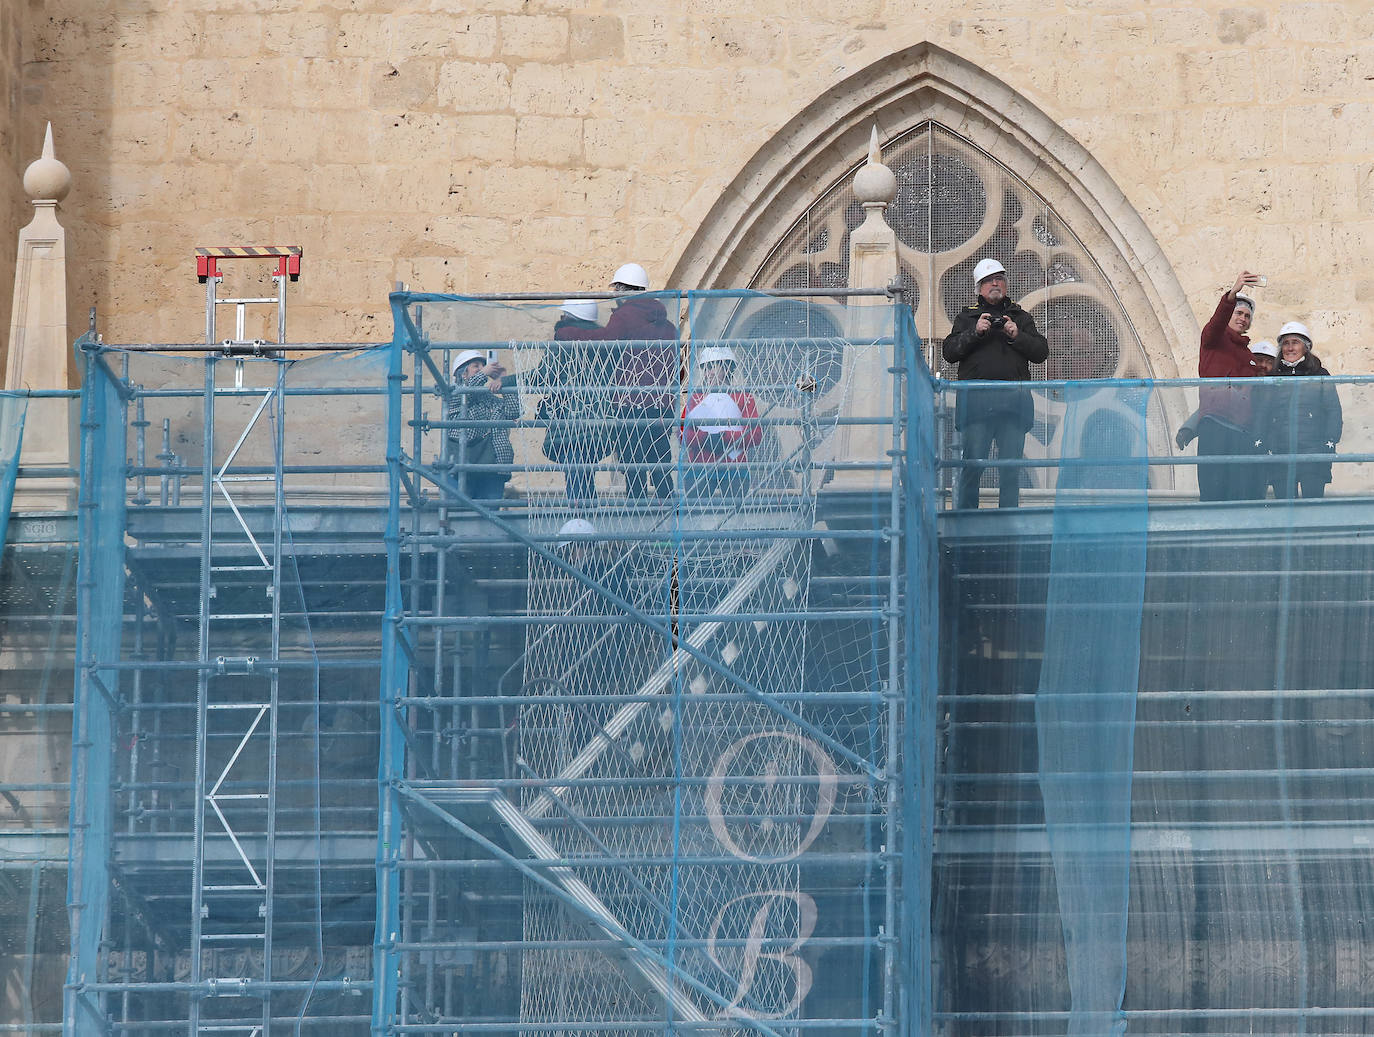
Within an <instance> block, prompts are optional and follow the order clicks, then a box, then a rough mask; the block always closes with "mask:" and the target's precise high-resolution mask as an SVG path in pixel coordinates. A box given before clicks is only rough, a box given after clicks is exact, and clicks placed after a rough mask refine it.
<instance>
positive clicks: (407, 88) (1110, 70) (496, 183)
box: [0, 0, 1374, 370]
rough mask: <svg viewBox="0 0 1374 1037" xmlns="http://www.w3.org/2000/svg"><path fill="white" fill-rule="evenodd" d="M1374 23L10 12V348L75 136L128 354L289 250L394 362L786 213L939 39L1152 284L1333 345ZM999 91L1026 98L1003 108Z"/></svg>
mask: <svg viewBox="0 0 1374 1037" xmlns="http://www.w3.org/2000/svg"><path fill="white" fill-rule="evenodd" d="M1360 13H1361V8H1360V5H1357V4H1352V3H1350V2H1348V0H1304V2H1288V0H1253V2H1246V0H1235V2H1231V3H1229V4H1228V5H1227V6H1206V5H1196V4H1184V3H1178V2H1174V3H1164V4H1151V3H1147V2H1145V0H1066V2H1065V3H1062V4H1056V5H1045V6H1042V7H1041V8H1033V7H1032V8H1025V7H1023V8H1018V9H1014V10H1013V9H1010V8H1007V7H1006V5H1005V4H999V3H995V2H993V0H973V2H970V3H967V4H964V5H962V6H961V7H960V8H959V9H958V10H957V11H952V10H951V9H950V8H949V7H948V5H947V4H942V3H939V2H937V0H912V2H909V3H902V4H898V3H895V2H893V0H825V2H822V0H806V2H801V0H760V2H759V3H756V4H753V5H746V6H744V7H741V5H739V4H738V3H734V2H726V0H684V2H683V3H680V4H677V5H670V6H663V7H660V8H657V9H653V8H646V7H645V6H644V5H643V4H641V3H635V2H633V0H603V2H601V3H598V4H595V5H583V4H577V3H573V2H571V0H480V2H477V3H471V2H459V0H347V2H342V0H341V2H330V3H318V4H315V3H312V4H308V5H305V9H304V10H302V11H299V12H296V11H293V12H286V11H284V10H283V9H282V8H281V6H280V4H279V3H275V2H273V0H213V2H208V0H204V2H194V3H186V4H175V5H167V4H157V3H151V2H146V3H145V2H140V3H134V2H132V0H127V2H124V3H122V4H121V5H119V7H118V17H116V16H115V15H114V14H113V13H112V12H111V9H110V8H109V5H107V4H104V3H101V2H98V0H45V2H44V3H42V4H32V3H6V4H0V157H2V159H0V234H3V235H4V240H5V241H8V242H9V243H10V244H9V245H3V247H0V326H4V325H5V309H6V308H7V307H8V300H9V286H10V282H11V280H12V276H13V258H12V253H13V247H12V244H13V241H14V239H15V235H16V233H17V230H18V227H19V226H20V224H21V222H22V221H24V220H26V219H27V213H26V211H25V209H26V206H25V205H24V202H23V198H22V196H21V192H20V190H19V173H20V172H21V170H22V168H23V164H24V162H25V156H27V155H31V154H32V153H34V152H35V151H36V148H37V146H38V144H39V142H40V141H41V131H42V123H43V121H45V120H46V119H49V118H51V119H52V120H53V123H54V128H55V130H56V132H57V134H58V139H59V140H60V142H61V149H62V152H63V155H64V158H65V159H66V160H67V161H68V163H69V164H70V166H71V168H72V170H73V172H74V174H75V179H76V187H75V189H74V191H73V194H72V196H71V198H70V199H68V201H67V202H65V203H64V223H65V225H66V226H67V227H68V230H69V234H70V246H69V257H70V258H69V268H70V272H71V273H70V276H71V280H72V284H71V291H70V296H69V297H70V307H71V313H70V318H69V323H70V324H71V325H72V326H74V327H80V326H83V325H84V321H85V308H86V307H87V306H89V305H90V304H91V303H92V302H96V303H98V304H99V306H100V308H101V311H102V325H103V327H104V330H105V331H106V332H107V334H108V336H109V337H110V338H111V339H118V338H128V339H139V340H144V339H149V338H157V337H166V336H167V335H168V334H170V333H171V332H173V331H175V332H177V333H178V334H189V335H190V336H191V337H194V336H195V334H196V331H195V329H196V328H197V327H198V325H199V322H200V320H201V319H202V318H201V313H200V304H199V297H198V294H197V293H196V292H195V291H194V290H192V289H193V288H194V285H192V286H191V288H190V289H188V290H186V291H185V292H182V291H181V288H180V287H178V288H177V290H176V291H172V292H169V291H167V290H162V291H159V290H158V289H157V287H156V284H155V281H156V278H157V277H165V278H167V279H169V280H170V281H173V282H176V283H178V285H179V283H180V281H182V280H184V278H185V271H183V270H182V265H183V261H182V260H181V259H180V258H173V257H180V256H182V255H184V254H186V253H185V251H184V250H185V249H187V248H189V247H190V245H192V244H194V243H198V242H204V241H208V240H211V239H216V240H219V239H223V240H224V241H226V242H229V241H240V242H244V243H252V241H253V240H254V238H255V237H256V236H258V235H267V236H269V237H272V238H274V239H278V240H285V238H284V237H283V236H285V237H291V236H293V235H294V236H297V237H298V238H299V239H300V243H301V244H304V245H306V246H307V253H306V261H305V273H304V276H303V278H302V280H301V282H300V284H299V286H298V287H297V288H296V289H295V296H296V298H297V299H298V300H299V302H297V303H296V304H295V305H294V306H293V309H292V327H291V333H292V335H293V336H299V337H301V338H326V339H336V338H344V337H348V335H349V333H350V331H352V332H358V331H360V330H361V329H367V328H380V329H382V330H380V331H378V332H377V334H378V335H382V334H384V333H385V329H384V325H385V324H386V322H387V313H386V301H385V289H386V287H387V284H388V282H389V280H395V279H403V280H408V281H411V282H412V283H415V284H416V286H417V287H434V288H444V287H447V286H449V285H452V286H453V287H455V288H457V289H460V290H468V291H478V290H482V289H484V288H491V287H501V288H511V287H532V286H535V285H536V283H538V285H539V286H540V287H547V288H549V289H551V290H563V289H571V288H574V287H580V286H593V287H594V286H599V285H600V284H602V283H603V282H604V276H605V269H606V268H607V267H613V266H614V265H615V264H616V263H617V262H618V261H620V260H621V259H623V258H629V257H631V256H634V258H638V259H641V260H642V261H644V262H646V263H649V264H653V266H654V268H655V270H656V272H657V273H659V274H660V275H662V274H665V273H666V272H667V271H668V270H670V269H672V267H673V266H674V265H675V264H676V263H677V261H678V259H679V258H680V257H681V256H682V255H683V254H684V252H685V251H686V250H687V249H688V245H689V242H691V241H692V239H693V237H694V236H695V235H697V234H698V232H699V230H700V229H701V227H700V221H701V220H702V219H704V218H705V215H706V213H708V212H709V211H710V210H711V208H712V206H713V205H714V204H715V203H716V202H717V201H718V200H720V199H721V198H722V195H723V194H727V193H729V192H731V191H746V192H753V191H757V192H759V198H757V199H755V202H756V203H759V204H761V203H762V202H764V201H766V199H767V197H768V195H769V193H770V192H777V191H779V190H781V189H782V186H783V182H785V180H786V179H787V176H788V174H787V172H786V170H785V169H784V170H782V171H781V172H776V173H772V174H770V175H769V176H761V177H758V178H756V179H750V180H747V181H737V180H736V178H737V177H738V176H739V174H740V172H741V171H742V170H743V169H745V167H746V164H747V163H749V162H750V160H751V159H752V158H754V156H756V155H757V154H758V153H759V149H760V148H763V147H766V146H769V145H770V143H777V142H779V141H784V143H786V141H787V140H790V139H791V138H790V137H788V138H786V140H784V137H783V135H784V133H785V132H789V133H795V130H793V131H785V128H786V127H787V126H788V124H789V122H790V121H792V120H794V119H795V118H796V117H797V115H798V113H799V112H801V111H802V110H803V109H805V108H806V107H807V106H808V105H812V104H817V105H820V106H822V108H823V107H824V105H825V103H826V99H827V98H830V97H833V96H837V94H838V95H843V92H844V89H845V87H844V83H845V81H846V80H847V79H848V78H849V77H851V76H854V75H855V74H856V73H859V72H861V71H863V70H865V69H869V68H872V67H875V66H877V67H881V66H882V65H883V64H884V63H890V64H893V65H894V68H895V67H896V66H898V65H900V63H901V61H902V60H904V59H902V58H899V57H894V55H896V54H898V52H900V51H901V50H902V48H906V47H910V46H913V45H916V44H919V43H922V42H923V41H929V42H931V43H933V44H935V45H937V46H939V47H942V48H944V49H945V50H947V51H949V52H950V53H951V54H953V55H954V56H955V58H957V59H958V60H959V61H961V62H965V63H966V65H963V66H961V67H962V68H964V69H965V70H966V71H967V70H973V71H976V72H977V73H978V75H976V76H975V75H965V74H961V73H956V74H954V77H953V80H952V81H951V83H950V89H951V90H953V91H956V92H957V91H960V90H971V91H973V94H972V96H971V97H970V100H971V103H973V104H974V105H978V106H982V107H983V108H984V109H991V110H992V111H993V113H994V114H995V112H996V111H997V110H999V109H1001V110H1004V111H1005V110H1007V106H1008V105H1009V104H1012V103H1013V101H1014V103H1015V104H1016V105H1017V106H1018V107H1017V109H1016V111H1017V114H1016V115H1015V116H1014V119H1015V120H1020V119H1021V118H1022V117H1023V116H1026V115H1027V114H1028V113H1029V112H1031V110H1032V108H1034V109H1038V110H1039V112H1040V113H1042V118H1043V121H1044V125H1045V126H1048V127H1051V129H1045V130H1040V129H1037V130H1036V131H1035V133H1037V134H1040V135H1041V137H1043V138H1044V139H1043V140H1041V143H1045V141H1046V140H1048V139H1049V137H1051V136H1052V135H1053V134H1054V133H1059V134H1068V135H1069V136H1070V137H1071V138H1072V139H1073V140H1074V141H1075V142H1076V144H1078V145H1081V146H1082V147H1083V148H1085V149H1087V152H1088V153H1089V154H1090V155H1091V156H1092V158H1093V159H1095V160H1096V162H1097V163H1100V166H1101V168H1102V170H1104V171H1105V175H1106V177H1109V178H1110V181H1111V183H1112V188H1113V189H1112V190H1111V191H1110V192H1108V194H1110V195H1111V196H1112V197H1111V198H1107V197H1106V196H1105V195H1104V200H1103V204H1104V205H1108V206H1109V207H1111V206H1119V207H1121V208H1120V210H1119V211H1122V212H1126V213H1128V214H1130V215H1131V217H1132V218H1136V219H1143V220H1144V224H1145V227H1146V229H1147V230H1148V231H1149V233H1150V234H1152V235H1153V236H1154V238H1155V241H1156V242H1157V244H1158V248H1157V249H1155V250H1151V251H1150V255H1149V256H1147V257H1143V258H1142V259H1141V263H1146V262H1147V261H1148V263H1149V264H1155V265H1157V267H1158V268H1159V269H1162V270H1165V271H1168V270H1170V269H1171V270H1172V274H1173V275H1176V276H1177V278H1178V280H1179V282H1180V283H1181V284H1182V285H1183V288H1184V290H1185V292H1186V294H1187V298H1188V306H1189V307H1190V308H1191V309H1192V311H1193V314H1194V316H1198V315H1205V313H1206V312H1207V311H1208V309H1209V308H1210V305H1211V299H1212V295H1213V291H1214V290H1215V287H1216V286H1217V285H1218V284H1220V283H1221V282H1222V281H1224V280H1226V279H1227V276H1228V272H1230V271H1232V268H1234V267H1237V266H1239V265H1245V264H1248V263H1250V262H1252V257H1251V256H1250V254H1249V251H1248V250H1259V251H1260V252H1261V253H1262V255H1260V256H1257V257H1254V258H1253V262H1255V263H1260V262H1263V263H1265V264H1266V265H1267V267H1268V269H1269V270H1270V271H1272V273H1271V284H1274V285H1275V288H1274V295H1275V297H1278V295H1279V292H1280V290H1281V291H1282V293H1283V298H1285V299H1286V300H1291V303H1292V308H1293V310H1294V311H1295V312H1296V313H1298V314H1299V315H1302V314H1303V313H1304V312H1306V311H1304V310H1303V305H1304V302H1305V301H1306V300H1310V301H1311V303H1310V304H1311V307H1312V313H1310V314H1308V316H1309V317H1310V319H1311V320H1312V321H1315V322H1317V323H1318V324H1320V323H1321V322H1322V321H1326V320H1328V317H1326V316H1320V317H1319V316H1318V313H1319V312H1320V313H1321V314H1331V315H1332V316H1330V318H1329V319H1330V320H1331V321H1333V322H1334V321H1336V320H1338V319H1339V320H1341V321H1343V322H1349V323H1353V324H1358V323H1360V322H1363V321H1367V320H1369V319H1371V318H1374V313H1371V312H1369V310H1370V304H1367V303H1365V302H1364V301H1362V300H1363V299H1365V298H1368V294H1367V293H1365V294H1363V295H1362V294H1361V293H1351V292H1350V291H1349V289H1348V285H1347V284H1345V282H1344V281H1343V280H1342V278H1341V276H1340V274H1339V272H1338V271H1339V270H1341V269H1349V268H1350V267H1352V266H1355V267H1359V268H1368V267H1369V266H1370V265H1371V259H1372V258H1374V257H1371V256H1370V254H1369V250H1370V246H1369V245H1368V244H1367V242H1368V241H1369V240H1371V238H1370V235H1368V234H1367V233H1366V232H1365V231H1366V230H1367V227H1366V224H1367V222H1368V221H1369V220H1370V219H1371V216H1374V173H1372V172H1371V170H1374V145H1371V144H1370V141H1369V134H1368V132H1367V131H1368V127H1369V125H1371V116H1374V107H1371V106H1374V44H1371V43H1369V42H1368V41H1367V39H1366V38H1365V37H1366V35H1367V34H1363V33H1362V32H1360V31H1359V30H1358V15H1359V14H1360ZM989 76H990V77H993V79H991V80H990V79H989V78H988V77H989ZM992 81H1000V83H1001V84H1002V85H1004V87H1005V89H1002V88H1001V87H999V88H998V89H997V90H996V91H993V92H991V93H989V92H987V91H983V92H982V93H978V91H979V90H980V89H981V87H979V86H978V84H979V83H983V84H986V83H988V82H992ZM865 103H868V102H867V101H866V100H865V99H862V98H856V99H854V101H853V104H854V105H855V106H857V107H858V108H861V107H862V106H863V105H864V104H865ZM1026 106H1032V107H1026ZM901 117H902V118H903V119H906V118H909V119H912V120H915V119H918V118H920V117H921V111H920V109H919V106H915V107H913V108H912V109H911V110H910V111H909V112H906V113H905V114H903V115H902V116H901ZM955 125H956V128H957V127H958V125H959V123H958V122H956V124H955ZM968 125H969V127H970V132H975V131H976V132H979V133H984V134H986V133H987V132H992V133H994V135H995V134H996V132H1000V131H999V130H997V129H996V126H995V123H994V124H993V127H994V128H993V129H992V130H991V131H989V130H988V129H987V127H988V124H987V123H986V122H983V123H979V122H978V121H977V120H970V122H969V124H968ZM980 126H981V127H982V129H981V130H980V129H978V127H980ZM901 129H902V125H886V124H884V125H883V126H881V132H882V133H883V134H884V135H890V134H893V133H896V132H898V131H900V130H901ZM787 146H788V147H790V146H791V145H790V144H787ZM842 157H845V156H840V155H838V154H837V155H836V161H837V173H836V175H838V171H839V169H840V168H841V165H842V163H840V159H841V158H842ZM861 157H862V155H861V154H859V153H855V154H854V155H853V156H852V161H858V160H859V159H861ZM1018 168H1019V167H1018ZM1021 171H1022V172H1023V173H1025V174H1026V175H1029V176H1031V177H1032V178H1034V177H1035V176H1037V175H1040V174H1039V171H1038V170H1037V169H1036V168H1035V167H1034V163H1031V164H1029V165H1026V168H1025V169H1022V170H1021ZM779 178H781V180H780V179H779ZM827 186H828V182H826V183H819V182H818V183H814V184H810V185H804V188H803V189H804V190H809V191H811V192H813V193H817V194H818V193H819V192H820V191H822V190H824V189H825V188H826V187H827ZM794 189H795V188H794ZM1114 211H1115V210H1114ZM782 229H783V228H781V227H780V228H778V230H779V232H781V231H782ZM750 248H753V249H758V250H762V251H766V245H764V244H761V243H752V244H751V245H750ZM434 249H439V250H440V251H441V252H442V255H436V254H435V253H434V252H433V250H434ZM1285 250H1286V251H1287V254H1286V255H1281V254H1280V253H1282V252H1284V251H1285ZM149 255H152V256H156V257H159V260H158V263H157V264H150V263H149V262H148V261H147V256H149ZM112 257H113V258H112ZM162 257H166V258H162ZM760 258H761V257H760V256H759V255H740V256H738V257H736V258H735V259H734V260H732V262H731V268H732V269H736V270H748V269H756V268H757V266H758V263H759V261H760ZM1151 268H1152V269H1153V268H1154V267H1151ZM431 276H432V277H434V278H436V279H437V280H436V283H434V284H421V283H420V282H422V281H423V280H425V279H426V278H427V277H431ZM150 278H152V279H153V282H154V283H152V284H151V285H150ZM1276 282H1278V283H1276ZM169 300H171V302H170V304H169ZM183 300H184V301H183ZM1171 305H1172V304H1171ZM1262 323H1263V319H1261V324H1262ZM1264 330H1272V329H1264ZM1323 330H1325V329H1323ZM1175 348H1176V349H1186V348H1188V347H1187V346H1186V345H1181V346H1176V347H1175ZM1333 362H1335V361H1334V360H1333ZM1181 366H1184V365H1181ZM1345 369H1347V370H1349V369H1350V368H1349V366H1348V365H1347V367H1346V368H1345Z"/></svg>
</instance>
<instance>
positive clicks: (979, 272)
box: [973, 259, 1007, 285]
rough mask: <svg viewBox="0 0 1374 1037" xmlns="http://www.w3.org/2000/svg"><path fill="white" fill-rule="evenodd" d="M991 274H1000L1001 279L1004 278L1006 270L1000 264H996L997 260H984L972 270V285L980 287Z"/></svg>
mask: <svg viewBox="0 0 1374 1037" xmlns="http://www.w3.org/2000/svg"><path fill="white" fill-rule="evenodd" d="M993 274H1001V275H1002V276H1003V277H1005V276H1006V274H1007V268H1006V267H1004V266H1003V265H1002V264H1001V263H999V262H997V260H995V259H984V260H983V261H982V262H981V263H979V264H978V265H977V266H976V267H974V268H973V283H974V284H975V285H980V284H982V283H983V282H984V281H986V280H987V279H988V278H989V277H991V276H992V275H993Z"/></svg>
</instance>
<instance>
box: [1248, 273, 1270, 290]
mask: <svg viewBox="0 0 1374 1037" xmlns="http://www.w3.org/2000/svg"><path fill="white" fill-rule="evenodd" d="M1251 287H1252V288H1268V287H1269V278H1267V277H1265V276H1264V275H1263V274H1256V275H1255V280H1254V283H1253V284H1252V285H1251Z"/></svg>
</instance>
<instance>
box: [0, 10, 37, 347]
mask: <svg viewBox="0 0 1374 1037" xmlns="http://www.w3.org/2000/svg"><path fill="white" fill-rule="evenodd" d="M27 10H28V5H27V4H23V3H11V4H4V5H0V328H3V329H4V330H3V331H0V364H3V363H4V362H5V352H6V348H7V346H8V341H7V340H8V338H9V326H10V299H11V295H12V294H13V291H12V286H13V284H14V254H15V241H16V237H17V235H18V233H19V228H20V226H21V225H22V223H21V221H22V220H23V219H25V218H26V216H27V214H26V213H25V212H24V210H25V209H27V208H28V206H26V205H25V204H24V190H23V187H22V185H21V184H20V181H19V178H20V176H21V175H22V173H23V170H24V163H23V156H22V154H21V152H20V142H19V130H20V126H21V120H20V115H19V112H20V98H21V97H22V95H23V47H24V37H25V32H24V28H25V24H26V18H27ZM35 157H36V156H35ZM0 369H2V368H0Z"/></svg>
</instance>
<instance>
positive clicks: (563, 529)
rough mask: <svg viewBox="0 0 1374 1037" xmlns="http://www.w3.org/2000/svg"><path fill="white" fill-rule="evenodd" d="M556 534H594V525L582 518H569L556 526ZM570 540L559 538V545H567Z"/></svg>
mask: <svg viewBox="0 0 1374 1037" xmlns="http://www.w3.org/2000/svg"><path fill="white" fill-rule="evenodd" d="M558 535H559V536H561V537H563V536H596V527H595V526H593V525H592V524H591V523H590V522H588V521H587V520H586V519H584V518H570V519H568V521H567V522H564V523H563V524H562V525H561V526H559V527H558ZM571 543H572V541H571V540H560V541H559V542H558V546H559V547H568V546H569V545H570V544H571Z"/></svg>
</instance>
